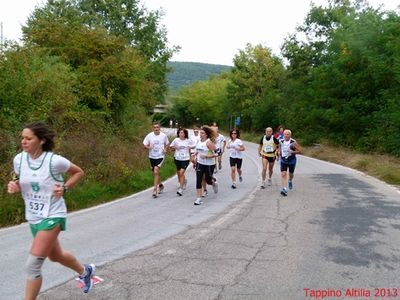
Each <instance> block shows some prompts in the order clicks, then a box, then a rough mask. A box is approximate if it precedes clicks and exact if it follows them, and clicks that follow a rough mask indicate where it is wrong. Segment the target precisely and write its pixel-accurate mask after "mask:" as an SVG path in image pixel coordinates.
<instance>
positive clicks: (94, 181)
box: [0, 0, 172, 226]
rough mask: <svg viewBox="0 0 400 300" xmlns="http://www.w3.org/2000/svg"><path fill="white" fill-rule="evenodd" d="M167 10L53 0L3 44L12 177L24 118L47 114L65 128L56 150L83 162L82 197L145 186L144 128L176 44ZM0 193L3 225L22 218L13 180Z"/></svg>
mask: <svg viewBox="0 0 400 300" xmlns="http://www.w3.org/2000/svg"><path fill="white" fill-rule="evenodd" d="M128 15H129V16H128ZM160 17H161V14H160V13H158V12H148V11H146V10H145V8H144V7H139V3H138V2H137V1H119V0H107V1H106V0H104V1H100V0H99V1H95V0H93V1H83V0H82V1H78V0H76V1H75V0H73V1H66V0H49V1H48V2H47V3H46V4H45V5H44V6H42V7H38V8H36V9H35V10H34V12H33V13H32V15H31V16H30V17H29V19H28V21H27V23H26V24H27V25H26V26H25V27H23V34H24V39H23V41H24V44H23V45H16V44H14V45H13V44H7V47H5V48H4V49H5V50H4V51H3V52H2V53H0V138H1V140H2V143H0V162H1V164H0V166H1V168H0V181H1V182H3V183H4V182H8V181H9V179H10V172H11V170H12V163H11V162H12V159H13V157H14V156H15V154H16V153H18V152H19V151H20V146H19V145H20V142H19V135H20V132H21V129H22V127H23V125H24V124H26V123H27V122H30V121H33V120H35V121H36V120H42V121H45V122H46V123H48V124H49V125H50V126H51V127H52V128H54V129H55V131H56V132H57V133H58V137H59V138H58V139H57V145H56V149H55V152H57V153H60V154H61V155H64V156H65V157H67V158H68V159H70V160H71V161H73V162H74V163H76V164H78V165H79V166H81V167H82V168H83V169H84V170H85V173H86V177H85V182H84V183H83V185H82V187H81V188H79V185H78V189H77V190H76V192H75V191H74V192H73V193H76V194H75V195H77V197H78V199H82V201H83V202H85V203H82V204H79V205H77V206H76V207H79V208H81V207H87V206H89V205H92V204H95V203H99V202H98V201H100V202H101V201H106V200H105V199H108V200H109V199H112V197H116V196H118V195H121V194H126V193H129V192H131V191H136V190H137V189H141V188H143V185H140V186H135V188H133V187H132V185H133V182H132V181H131V180H135V179H137V178H142V176H141V175H138V172H140V171H141V170H144V169H145V170H148V161H147V158H146V152H145V151H143V145H142V138H143V136H144V135H145V133H147V130H148V129H149V128H150V126H149V125H150V122H151V116H150V112H151V111H152V108H153V107H154V105H155V103H157V102H158V101H161V100H162V95H163V93H164V92H165V91H166V78H165V75H166V72H167V66H166V63H167V60H168V59H169V58H170V56H171V54H172V50H171V49H169V48H167V46H166V42H167V41H166V32H165V29H164V28H163V27H161V26H160V25H159V18H160ZM126 18H129V22H125V21H127V19H126ZM131 25H132V26H134V27H135V28H134V30H133V29H132V27H131ZM130 33H132V34H133V35H129V34H130ZM168 174H171V173H168ZM138 176H139V177H138ZM145 184H147V183H145ZM73 193H72V194H73ZM86 193H87V194H86ZM103 193H104V194H105V195H107V196H104V198H102V197H99V194H103ZM97 197H98V198H99V199H96V198H97ZM0 198H1V201H0V226H1V225H5V224H7V225H10V224H16V223H19V222H21V221H22V220H23V203H22V202H21V201H14V199H15V198H16V197H13V196H10V195H8V194H7V193H6V186H5V185H0ZM72 206H74V204H73V205H72Z"/></svg>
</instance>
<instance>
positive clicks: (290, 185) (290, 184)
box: [288, 180, 293, 190]
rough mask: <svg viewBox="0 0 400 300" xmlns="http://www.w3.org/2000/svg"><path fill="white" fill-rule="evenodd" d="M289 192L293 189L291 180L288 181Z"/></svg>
mask: <svg viewBox="0 0 400 300" xmlns="http://www.w3.org/2000/svg"><path fill="white" fill-rule="evenodd" d="M288 183H289V190H291V189H293V182H292V181H291V180H289V182H288Z"/></svg>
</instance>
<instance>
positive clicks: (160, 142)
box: [143, 123, 300, 205]
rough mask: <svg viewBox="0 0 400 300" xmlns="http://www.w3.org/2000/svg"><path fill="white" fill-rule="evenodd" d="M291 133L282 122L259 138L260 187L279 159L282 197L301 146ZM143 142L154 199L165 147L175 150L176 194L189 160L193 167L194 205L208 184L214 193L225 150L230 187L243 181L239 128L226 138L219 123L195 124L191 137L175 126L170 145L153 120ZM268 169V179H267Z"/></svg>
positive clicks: (269, 182) (160, 187)
mask: <svg viewBox="0 0 400 300" xmlns="http://www.w3.org/2000/svg"><path fill="white" fill-rule="evenodd" d="M291 135H292V133H291V131H290V130H288V129H286V130H285V128H284V127H283V126H282V125H281V126H279V127H278V130H277V132H276V133H275V135H274V134H273V130H272V128H271V127H267V128H266V129H265V135H264V136H263V137H262V138H261V140H260V142H259V146H258V153H259V155H260V157H261V160H262V172H261V177H262V184H261V188H262V189H265V187H266V185H268V186H271V185H272V174H273V168H274V163H275V161H276V160H278V161H279V162H280V170H281V183H282V188H281V190H280V193H281V195H282V196H287V195H288V190H290V189H293V177H294V170H295V166H296V154H299V153H300V146H299V144H298V143H297V142H296V140H294V139H293V138H292V137H291ZM143 145H144V147H145V148H146V149H148V150H149V159H150V164H151V168H152V171H153V175H154V182H153V198H157V197H158V195H159V194H160V193H162V191H163V188H164V186H163V184H162V183H161V180H160V175H159V174H160V168H161V166H162V164H163V162H164V159H165V156H166V153H167V152H168V150H172V151H173V152H174V161H175V165H176V169H177V176H178V182H179V187H178V190H177V192H176V193H177V194H178V195H179V196H182V195H183V191H184V190H185V188H186V184H187V180H186V178H185V172H186V169H187V168H188V166H189V164H190V162H192V164H193V167H194V169H195V170H196V195H197V198H196V200H195V202H194V204H195V205H200V204H202V203H203V201H202V198H204V196H205V195H206V194H207V193H208V192H207V188H206V186H207V184H208V185H212V187H213V190H214V192H215V193H217V192H218V183H217V179H216V178H215V177H214V176H213V174H215V173H217V172H218V170H221V168H222V155H223V153H224V152H225V149H227V150H228V151H229V164H230V167H231V172H230V176H231V182H232V184H231V188H232V189H236V188H237V178H238V180H239V182H242V181H243V176H242V162H243V154H242V152H243V151H245V147H244V144H243V142H242V140H241V139H240V131H239V130H238V129H232V130H231V131H230V132H229V139H228V140H226V139H225V137H224V136H223V135H222V134H221V133H219V131H218V126H217V125H216V124H215V123H214V124H213V125H212V126H206V125H205V126H202V127H201V128H200V129H199V128H197V127H195V128H194V129H193V134H192V135H191V136H190V137H189V132H188V130H187V129H185V128H178V130H177V137H176V138H175V139H174V140H173V141H172V143H171V144H169V140H168V137H167V135H166V134H165V133H163V132H161V125H160V124H159V123H154V124H153V132H151V133H149V134H148V135H147V136H146V137H145V138H144V140H143ZM267 170H268V180H266V179H267V178H266V173H267ZM288 171H289V172H288ZM287 175H289V176H287Z"/></svg>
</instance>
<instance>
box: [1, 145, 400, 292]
mask: <svg viewBox="0 0 400 300" xmlns="http://www.w3.org/2000/svg"><path fill="white" fill-rule="evenodd" d="M245 145H246V148H247V150H246V152H245V157H244V165H243V171H244V182H243V183H241V184H239V185H238V189H236V190H232V189H230V180H229V173H228V172H229V170H228V169H229V168H228V159H227V156H225V157H224V164H223V170H222V171H221V172H219V173H218V174H217V175H216V176H217V178H218V182H219V183H220V191H219V193H218V194H216V195H214V194H213V193H212V192H211V193H210V195H209V196H208V197H207V199H206V201H205V203H204V204H203V205H201V206H194V205H193V201H194V199H195V191H194V175H195V174H194V171H193V170H192V169H190V170H188V181H189V186H188V188H187V190H186V191H185V194H184V196H183V197H178V196H177V195H176V194H175V192H176V186H177V183H176V178H172V179H170V180H169V181H168V182H166V191H165V193H164V194H163V195H162V196H161V197H159V198H157V199H152V198H151V190H147V191H144V192H141V193H139V194H136V195H133V196H131V197H127V198H124V199H120V200H117V201H114V202H112V203H109V204H105V205H102V206H99V207H96V208H92V209H88V210H84V211H80V212H77V213H72V214H70V216H69V218H68V230H67V231H66V232H65V233H63V234H62V235H61V241H62V244H63V246H64V247H65V248H66V249H71V250H72V251H73V252H74V253H75V254H76V255H77V256H78V257H79V258H80V259H81V260H82V261H84V262H93V263H95V264H96V265H97V266H98V269H97V274H98V275H99V276H101V277H103V278H104V279H105V282H103V283H100V284H98V285H96V286H95V288H94V289H93V291H92V292H91V293H90V294H89V295H87V296H85V298H86V299H312V298H314V299H315V297H313V296H315V295H316V294H318V293H321V294H322V293H323V292H325V293H331V295H332V293H335V295H336V296H335V297H333V298H329V299H339V298H340V297H338V295H339V293H341V298H343V299H344V298H347V297H349V299H358V298H357V297H352V298H350V296H346V295H345V293H346V292H348V293H349V292H351V291H353V294H352V295H353V296H354V295H355V296H357V295H358V296H360V295H361V296H366V295H367V294H368V292H369V293H370V295H372V296H373V295H374V293H375V290H374V289H375V288H383V289H384V290H377V292H380V293H381V294H382V293H386V295H388V293H391V295H392V296H394V295H395V293H396V291H397V288H399V289H400V287H399V286H398V285H399V282H398V278H399V275H400V274H399V273H400V271H399V270H400V262H399V259H398V258H399V257H400V255H399V254H400V253H399V252H400V250H399V249H400V235H399V234H398V233H399V229H400V221H399V220H400V219H399V215H400V193H399V191H398V190H397V189H395V188H394V187H390V186H388V185H386V184H384V183H382V182H380V181H378V180H376V179H374V178H371V177H369V176H366V175H364V174H362V173H359V172H356V171H354V170H351V169H349V168H345V167H341V166H338V165H334V164H330V163H326V162H322V161H318V160H315V159H312V158H307V157H304V156H299V159H298V168H297V169H296V176H295V181H294V183H295V187H294V190H293V191H292V192H290V193H289V196H288V197H282V196H280V194H279V177H278V176H279V174H278V168H277V166H276V167H275V171H276V173H275V174H274V177H273V185H272V186H271V187H269V188H268V189H266V190H261V189H259V184H260V182H259V161H258V157H257V156H256V145H255V144H251V143H246V144H245ZM29 239H30V236H29V230H28V228H27V225H26V224H23V225H20V226H17V227H12V228H9V229H5V230H1V231H0V246H1V249H2V252H1V254H0V258H1V265H2V268H1V269H2V272H1V276H2V277H3V278H2V279H1V281H0V285H1V286H0V290H1V295H0V298H1V299H21V297H22V295H23V294H22V293H23V286H24V274H23V271H22V270H23V268H24V262H25V260H26V256H27V251H28V248H29ZM73 275H74V274H73V273H72V272H71V271H69V270H66V269H64V268H62V267H60V266H58V265H56V264H54V263H48V262H46V264H45V265H44V277H45V279H44V282H45V284H44V286H43V288H42V291H44V292H43V293H42V294H41V296H40V297H39V299H81V298H82V297H83V295H82V292H81V291H80V290H79V289H78V288H76V287H75V282H74V280H73V279H72V278H73ZM351 289H354V290H351ZM357 293H358V294H357ZM349 295H350V294H349ZM398 297H400V296H398ZM378 298H379V297H378ZM380 298H382V297H380ZM393 298H395V297H392V299H393ZM359 299H366V298H365V297H364V298H359Z"/></svg>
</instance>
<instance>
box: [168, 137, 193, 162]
mask: <svg viewBox="0 0 400 300" xmlns="http://www.w3.org/2000/svg"><path fill="white" fill-rule="evenodd" d="M170 146H171V147H174V148H176V149H175V152H174V158H175V159H176V160H183V161H186V160H189V159H190V151H189V149H190V147H192V146H193V142H192V141H190V140H189V139H184V140H181V139H180V138H175V139H174V140H173V141H172V143H171V145H170Z"/></svg>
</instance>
